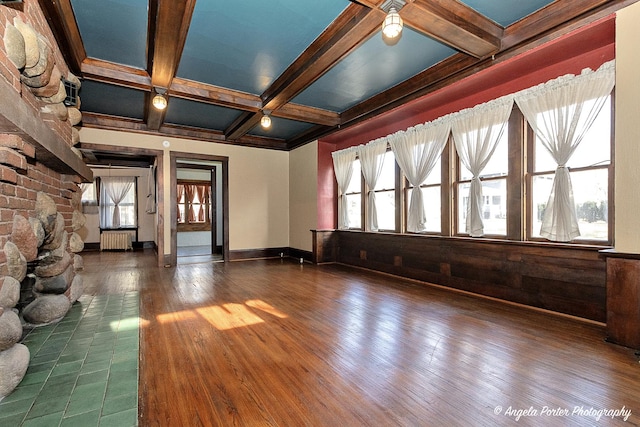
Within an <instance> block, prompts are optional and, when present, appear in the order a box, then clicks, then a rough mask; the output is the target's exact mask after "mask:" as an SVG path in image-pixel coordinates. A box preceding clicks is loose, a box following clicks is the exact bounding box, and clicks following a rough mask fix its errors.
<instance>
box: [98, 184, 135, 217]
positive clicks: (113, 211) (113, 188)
mask: <svg viewBox="0 0 640 427" xmlns="http://www.w3.org/2000/svg"><path fill="white" fill-rule="evenodd" d="M134 182H135V177H130V176H116V177H102V189H103V191H104V194H105V195H106V196H107V197H109V199H110V200H111V202H112V203H113V205H110V204H108V203H106V200H105V198H103V199H102V203H103V205H104V206H101V209H100V227H101V228H120V207H119V204H120V203H121V202H122V201H123V200H124V198H125V196H126V195H127V193H128V192H129V191H130V190H131V188H132V187H133V184H134Z"/></svg>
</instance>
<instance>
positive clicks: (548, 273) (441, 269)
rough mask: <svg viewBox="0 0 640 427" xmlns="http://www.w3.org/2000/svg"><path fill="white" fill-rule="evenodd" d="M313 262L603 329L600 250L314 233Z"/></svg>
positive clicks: (603, 266)
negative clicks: (548, 313) (434, 287)
mask: <svg viewBox="0 0 640 427" xmlns="http://www.w3.org/2000/svg"><path fill="white" fill-rule="evenodd" d="M313 234H314V238H313V241H314V257H313V259H314V261H315V262H317V263H328V262H337V263H340V264H346V265H351V266H356V267H362V268H367V269H370V270H375V271H379V272H383V273H388V274H393V275H397V276H401V277H406V278H410V279H415V280H420V281H424V282H429V283H434V284H437V285H442V286H447V287H451V288H455V289H459V290H463V291H467V292H472V293H475V294H479V295H484V296H488V297H493V298H498V299H502V300H505V301H511V302H515V303H519V304H524V305H528V306H532V307H537V308H542V309H546V310H551V311H554V312H558V313H563V314H568V315H572V316H577V317H581V318H585V319H589V320H593V321H597V322H603V323H604V322H606V320H607V314H606V294H607V290H606V278H607V273H606V263H605V260H604V258H603V257H602V256H601V254H600V253H599V250H601V249H602V248H601V247H595V246H579V245H559V244H553V243H538V242H526V243H525V242H510V241H500V240H491V239H470V238H456V237H440V236H423V235H411V234H391V233H368V232H359V231H337V230H327V231H320V230H314V231H313Z"/></svg>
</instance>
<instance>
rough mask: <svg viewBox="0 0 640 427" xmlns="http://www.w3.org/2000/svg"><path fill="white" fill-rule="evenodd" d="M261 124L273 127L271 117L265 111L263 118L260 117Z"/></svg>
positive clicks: (264, 126)
mask: <svg viewBox="0 0 640 427" xmlns="http://www.w3.org/2000/svg"><path fill="white" fill-rule="evenodd" d="M260 126H262V127H263V128H265V129H269V128H270V127H271V117H269V114H266V113H265V114H264V115H263V116H262V118H261V119H260Z"/></svg>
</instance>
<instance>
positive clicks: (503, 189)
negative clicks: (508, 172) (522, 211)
mask: <svg viewBox="0 0 640 427" xmlns="http://www.w3.org/2000/svg"><path fill="white" fill-rule="evenodd" d="M470 187H471V183H468V182H465V183H462V184H460V185H459V186H458V233H466V232H467V231H466V222H467V205H468V203H469V188H470ZM482 199H483V200H482V212H481V215H482V223H483V224H484V234H489V235H506V234H507V180H506V179H494V180H490V181H483V182H482Z"/></svg>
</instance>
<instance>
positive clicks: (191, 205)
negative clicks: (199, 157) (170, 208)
mask: <svg viewBox="0 0 640 427" xmlns="http://www.w3.org/2000/svg"><path fill="white" fill-rule="evenodd" d="M176 194H177V197H178V200H177V202H178V205H177V206H178V212H177V218H178V231H207V230H211V183H209V182H207V181H186V180H179V181H178V187H177V192H176Z"/></svg>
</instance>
